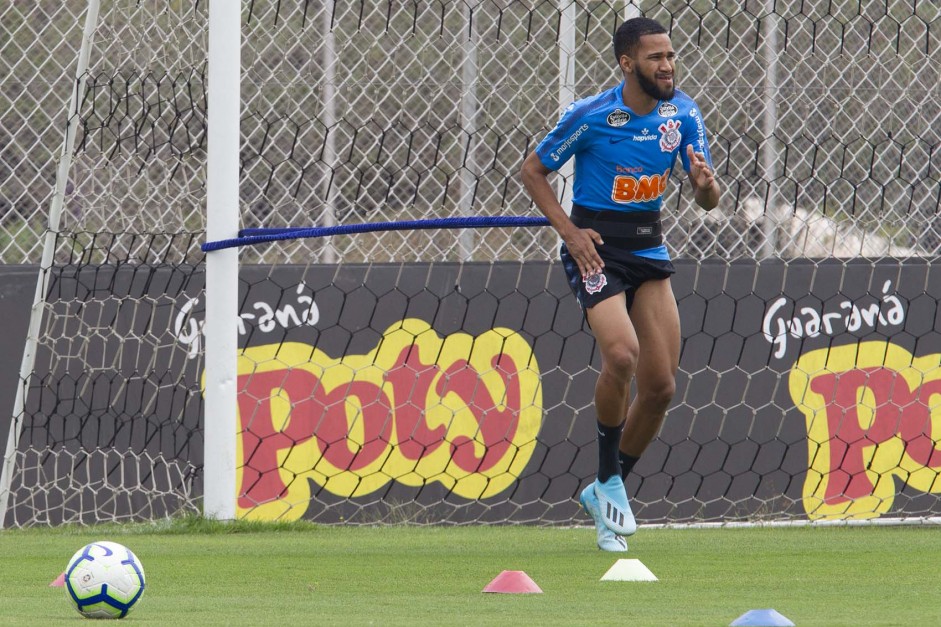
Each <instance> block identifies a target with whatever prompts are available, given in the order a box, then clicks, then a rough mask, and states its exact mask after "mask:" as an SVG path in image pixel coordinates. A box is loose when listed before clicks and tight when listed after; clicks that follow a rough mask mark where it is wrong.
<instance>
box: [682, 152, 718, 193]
mask: <svg viewBox="0 0 941 627" xmlns="http://www.w3.org/2000/svg"><path fill="white" fill-rule="evenodd" d="M686 156H687V157H689V178H690V181H691V182H692V183H693V185H695V186H696V189H708V188H710V187H712V186H713V185H715V182H716V176H715V173H714V172H713V171H712V168H710V167H709V162H708V161H706V155H704V154H703V153H701V152H696V151H694V150H693V147H692V146H691V145H687V146H686Z"/></svg>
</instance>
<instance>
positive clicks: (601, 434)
mask: <svg viewBox="0 0 941 627" xmlns="http://www.w3.org/2000/svg"><path fill="white" fill-rule="evenodd" d="M620 443H621V427H607V426H605V425H603V424H601V423H600V422H599V423H598V481H600V482H601V483H604V482H605V481H607V480H608V479H610V478H611V477H613V476H614V475H620V471H621V468H620V461H619V460H618V445H619V444H620Z"/></svg>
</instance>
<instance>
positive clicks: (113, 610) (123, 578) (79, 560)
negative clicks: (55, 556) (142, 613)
mask: <svg viewBox="0 0 941 627" xmlns="http://www.w3.org/2000/svg"><path fill="white" fill-rule="evenodd" d="M65 592H66V594H67V595H68V597H69V599H71V601H72V603H73V604H74V605H75V609H77V610H78V611H79V613H80V614H81V615H82V616H84V617H86V618H124V617H125V616H127V613H128V612H130V611H131V609H132V608H133V607H134V606H135V605H136V604H137V602H138V601H140V598H141V596H142V595H143V594H144V567H143V566H141V563H140V560H139V559H137V556H136V555H134V553H132V552H131V550H130V549H129V548H127V547H126V546H124V545H121V544H118V543H117V542H107V541H102V542H92V543H91V544H88V545H86V546H83V547H82V548H81V549H79V550H78V552H77V553H75V555H73V556H72V559H70V560H69V566H68V568H66V570H65Z"/></svg>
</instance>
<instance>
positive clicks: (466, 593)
mask: <svg viewBox="0 0 941 627" xmlns="http://www.w3.org/2000/svg"><path fill="white" fill-rule="evenodd" d="M103 539H108V540H114V541H116V542H121V543H122V544H125V545H127V546H128V547H130V548H131V549H132V550H133V551H134V552H135V553H136V554H137V555H138V557H139V558H140V559H141V561H142V562H143V565H144V569H145V572H146V576H147V590H146V592H145V594H144V597H143V599H142V601H141V602H140V604H139V605H138V606H137V607H136V608H135V609H134V611H133V612H132V613H131V614H130V615H129V616H128V618H126V619H125V622H126V623H132V624H148V625H289V624H294V623H297V624H305V625H502V626H507V625H630V626H647V625H651V626H659V625H667V626H672V625H695V626H706V625H716V626H721V625H728V624H729V623H731V622H732V621H733V620H735V619H736V618H737V617H738V616H740V615H741V614H742V613H744V612H745V611H747V610H750V609H765V608H774V609H776V610H777V611H778V612H780V613H781V614H783V615H784V616H786V617H788V618H789V619H791V620H792V621H793V622H794V623H795V624H796V625H798V626H800V627H804V626H809V625H821V626H827V627H833V626H839V625H846V626H852V627H858V626H862V625H866V626H874V625H893V626H895V625H919V626H921V625H941V529H939V528H938V527H937V526H918V527H825V528H821V527H817V528H809V527H803V528H767V527H765V528H750V529H641V530H640V531H639V532H638V534H637V535H636V536H634V538H633V539H632V541H631V550H630V552H629V553H627V554H620V555H619V556H615V555H612V554H606V553H601V552H600V551H598V550H597V549H595V548H594V532H593V530H591V529H587V528H577V529H558V528H533V527H497V526H477V527H460V528H454V527H406V526H401V527H398V526H393V527H320V526H313V525H304V524H291V525H277V526H271V525H257V524H235V525H230V526H225V525H222V524H219V523H210V522H206V521H200V520H183V521H175V522H172V523H161V524H159V525H124V526H106V527H98V528H63V529H30V530H9V531H3V532H0V598H2V603H0V624H2V625H10V624H13V625H55V624H66V625H68V624H78V623H80V622H81V621H84V620H86V619H83V618H82V617H81V616H80V615H79V614H78V613H77V612H76V611H75V610H74V609H73V608H72V606H71V604H70V602H69V601H68V600H67V599H66V598H65V592H64V590H63V589H62V588H51V587H49V583H50V582H51V581H52V580H54V579H55V578H56V576H57V575H59V574H60V573H61V572H62V571H63V570H64V569H65V565H66V562H67V561H68V559H69V558H70V557H71V556H72V554H73V553H74V552H75V551H76V550H78V549H79V548H81V547H82V546H83V545H84V544H86V543H87V542H91V541H94V540H103ZM617 557H633V558H637V559H640V560H641V561H642V562H643V563H644V564H645V565H647V567H648V568H650V569H651V570H652V571H653V572H654V574H655V575H656V576H657V577H658V578H659V581H657V582H611V581H605V582H602V581H599V579H600V578H601V576H602V575H604V573H605V572H606V571H607V570H608V568H609V567H610V566H611V565H612V564H614V562H615V561H616V559H617ZM503 570H523V571H525V572H526V573H527V574H528V575H529V576H530V577H532V579H533V580H535V582H536V583H537V584H538V585H539V586H540V587H541V588H542V590H543V594H484V593H482V592H481V591H482V589H483V588H484V586H486V585H487V584H488V583H489V582H490V581H491V580H492V579H493V578H494V577H496V576H497V575H498V574H500V572H501V571H503Z"/></svg>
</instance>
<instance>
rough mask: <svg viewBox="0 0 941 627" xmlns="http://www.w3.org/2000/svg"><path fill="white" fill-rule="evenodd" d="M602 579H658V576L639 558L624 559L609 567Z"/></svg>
mask: <svg viewBox="0 0 941 627" xmlns="http://www.w3.org/2000/svg"><path fill="white" fill-rule="evenodd" d="M601 581H658V579H657V577H656V576H655V575H654V574H653V573H652V572H650V569H649V568H647V567H646V566H644V564H643V562H641V561H640V560H637V559H622V560H618V561H616V562H615V563H614V566H612V567H611V568H609V569H608V572H606V573H605V574H604V576H603V577H602V578H601Z"/></svg>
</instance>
